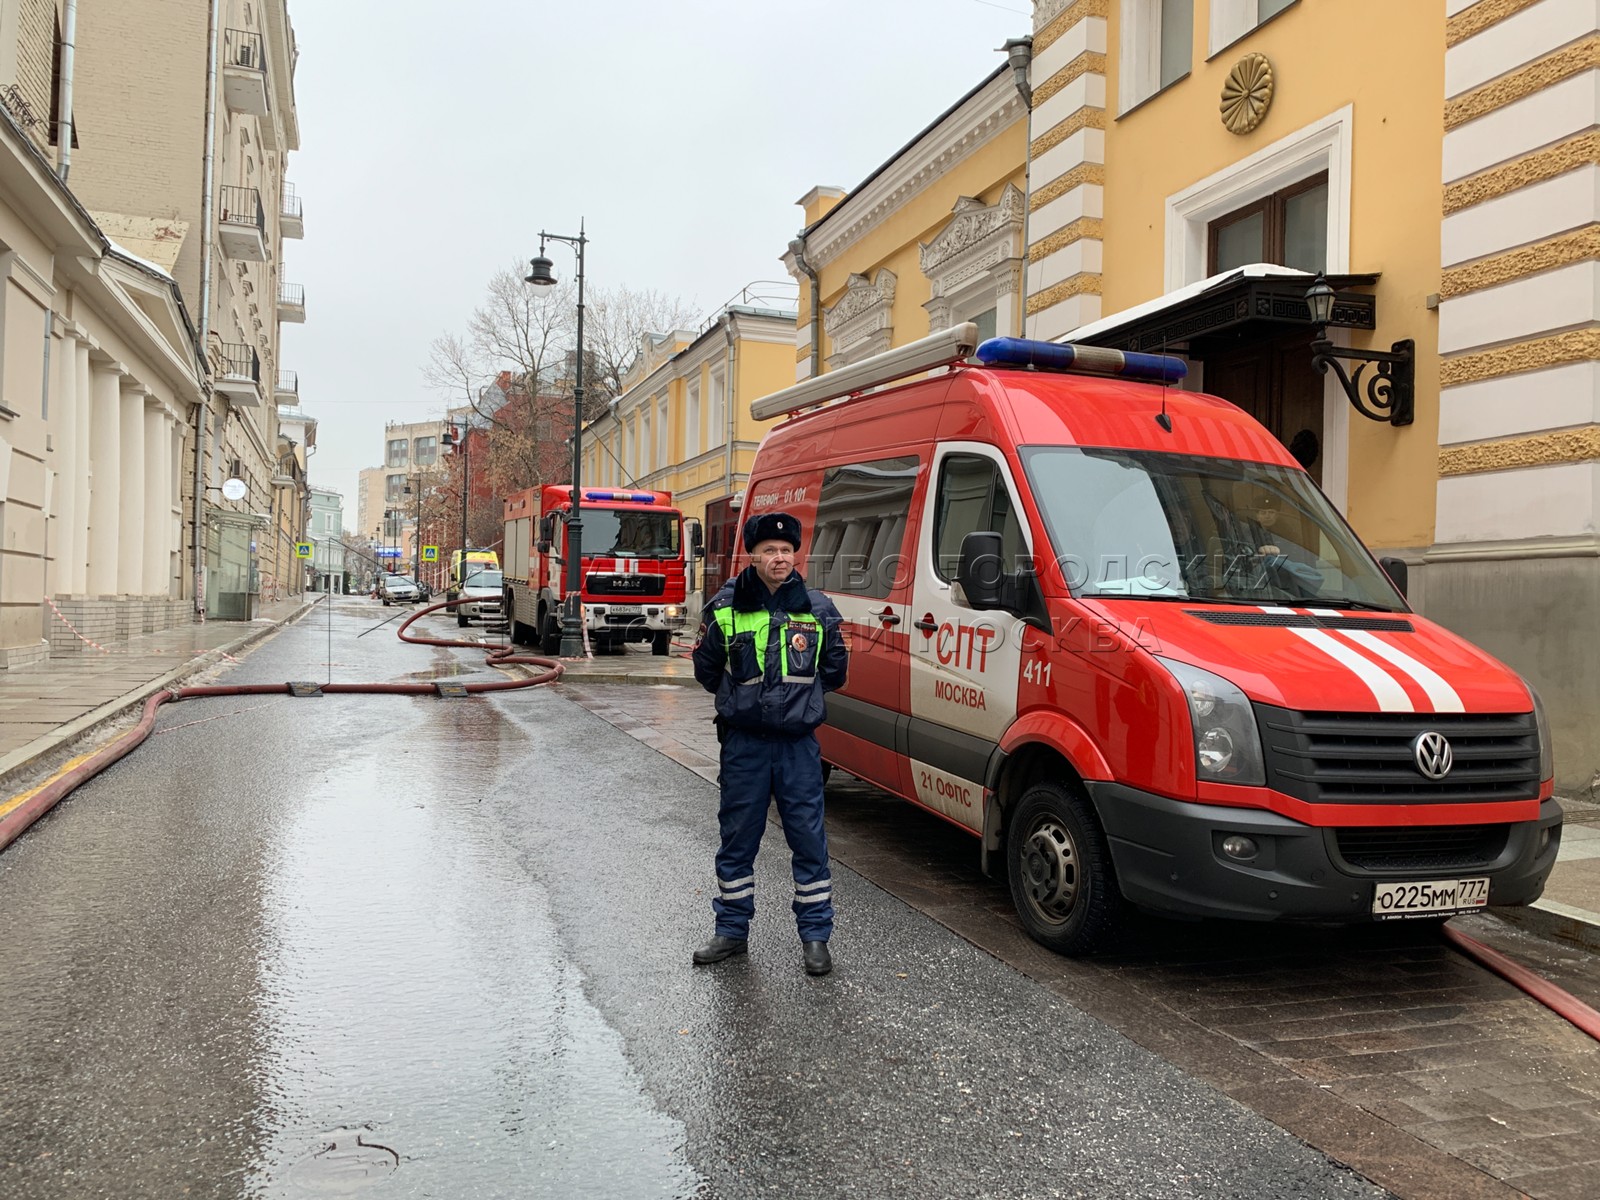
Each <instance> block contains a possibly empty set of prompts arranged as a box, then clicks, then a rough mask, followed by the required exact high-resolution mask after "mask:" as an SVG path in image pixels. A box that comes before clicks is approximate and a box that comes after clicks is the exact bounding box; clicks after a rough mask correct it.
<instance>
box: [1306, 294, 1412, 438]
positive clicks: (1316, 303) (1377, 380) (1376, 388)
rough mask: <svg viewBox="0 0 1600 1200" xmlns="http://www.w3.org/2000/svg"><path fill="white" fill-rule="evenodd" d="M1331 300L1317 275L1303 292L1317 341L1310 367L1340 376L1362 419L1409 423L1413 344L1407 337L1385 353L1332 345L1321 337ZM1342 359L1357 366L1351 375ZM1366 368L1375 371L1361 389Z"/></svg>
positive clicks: (1410, 418) (1323, 332) (1331, 313)
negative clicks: (1374, 368) (1369, 367)
mask: <svg viewBox="0 0 1600 1200" xmlns="http://www.w3.org/2000/svg"><path fill="white" fill-rule="evenodd" d="M1333 300H1334V292H1333V289H1332V288H1331V287H1329V286H1328V281H1327V280H1326V279H1324V278H1323V277H1322V276H1321V275H1318V276H1317V278H1316V280H1315V281H1314V282H1313V283H1312V285H1311V287H1310V288H1309V289H1308V290H1307V292H1306V307H1307V308H1309V309H1310V310H1311V323H1312V324H1313V325H1315V326H1316V327H1317V340H1316V341H1314V342H1312V343H1311V365H1312V366H1313V367H1315V368H1316V369H1317V370H1318V371H1319V372H1321V373H1322V374H1324V375H1326V374H1327V373H1328V371H1329V370H1330V369H1331V370H1332V371H1333V373H1334V374H1335V375H1337V376H1338V377H1339V383H1340V385H1341V386H1342V387H1343V388H1344V394H1345V395H1346V396H1347V397H1348V398H1349V400H1350V403H1351V404H1352V405H1353V406H1354V407H1355V410H1356V411H1357V412H1358V413H1360V414H1361V415H1362V416H1363V417H1366V418H1368V419H1369V420H1373V421H1387V422H1389V424H1391V425H1409V424H1411V422H1412V421H1413V420H1414V419H1415V407H1416V406H1415V400H1416V343H1414V342H1413V341H1412V340H1411V339H1410V338H1406V339H1405V340H1403V341H1399V342H1396V343H1395V344H1394V345H1393V346H1391V347H1390V348H1389V352H1388V353H1384V352H1383V351H1381V350H1347V349H1345V348H1344V347H1342V346H1335V345H1334V344H1333V343H1332V342H1330V341H1328V339H1327V338H1326V336H1324V334H1325V331H1326V328H1327V324H1328V320H1329V318H1330V317H1331V316H1332V315H1333ZM1341 358H1345V359H1349V360H1350V361H1352V362H1355V363H1359V364H1360V365H1359V366H1357V367H1356V369H1355V373H1354V374H1351V373H1349V372H1347V371H1346V370H1345V369H1344V367H1343V366H1341V365H1340V363H1339V360H1340V359H1341ZM1368 366H1373V367H1376V370H1374V371H1373V373H1372V375H1371V376H1370V377H1369V378H1368V379H1367V381H1366V385H1365V387H1363V386H1362V382H1361V375H1362V373H1363V372H1364V371H1365V370H1366V369H1367V367H1368ZM1363 393H1365V399H1363Z"/></svg>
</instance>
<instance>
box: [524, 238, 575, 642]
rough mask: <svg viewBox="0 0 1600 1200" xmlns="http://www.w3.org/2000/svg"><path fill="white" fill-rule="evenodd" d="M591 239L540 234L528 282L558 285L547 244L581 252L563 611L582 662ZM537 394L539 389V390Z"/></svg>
mask: <svg viewBox="0 0 1600 1200" xmlns="http://www.w3.org/2000/svg"><path fill="white" fill-rule="evenodd" d="M588 241H589V239H588V238H587V237H586V236H585V235H584V228H583V222H582V221H579V222H578V236H577V237H565V236H563V235H561V234H558V233H546V232H544V230H542V229H541V230H540V231H539V255H538V257H537V258H535V259H533V260H532V262H531V265H532V267H533V270H532V271H531V272H530V273H529V274H528V277H527V279H526V280H525V282H527V283H531V284H535V285H536V286H539V287H549V286H551V285H552V284H554V283H555V281H556V277H555V273H554V272H553V271H552V270H551V269H550V260H549V259H548V258H546V257H545V255H544V247H545V243H546V242H566V243H567V245H569V246H571V247H573V248H574V249H576V250H577V252H578V359H577V366H576V368H574V370H573V376H572V408H573V418H572V516H571V517H570V518H569V519H568V520H567V596H566V603H565V604H564V605H563V606H562V610H561V657H563V658H578V657H581V656H582V654H583V614H582V609H581V604H582V599H581V595H580V593H581V591H582V588H583V509H582V506H581V504H580V501H579V497H580V495H581V490H582V487H583V248H584V246H585V245H587V244H588ZM535 390H537V388H536V389H535Z"/></svg>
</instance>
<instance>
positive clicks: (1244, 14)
mask: <svg viewBox="0 0 1600 1200" xmlns="http://www.w3.org/2000/svg"><path fill="white" fill-rule="evenodd" d="M1298 2H1299V0H1212V2H1211V39H1210V51H1209V52H1210V53H1211V54H1216V53H1217V52H1218V51H1220V50H1224V49H1226V48H1227V47H1228V46H1230V45H1232V44H1233V43H1234V42H1237V41H1238V40H1239V39H1240V38H1242V37H1244V36H1245V35H1246V34H1248V33H1250V32H1251V31H1252V30H1254V29H1255V28H1256V26H1258V25H1264V24H1266V23H1267V22H1268V21H1270V20H1272V18H1273V17H1275V16H1277V15H1278V14H1279V13H1281V12H1283V11H1284V10H1285V9H1288V8H1292V7H1293V6H1294V5H1295V4H1296V3H1298Z"/></svg>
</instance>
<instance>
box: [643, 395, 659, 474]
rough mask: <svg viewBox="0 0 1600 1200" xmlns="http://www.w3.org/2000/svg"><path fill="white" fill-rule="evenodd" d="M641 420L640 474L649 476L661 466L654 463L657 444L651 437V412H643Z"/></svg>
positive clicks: (647, 410) (645, 410)
mask: <svg viewBox="0 0 1600 1200" xmlns="http://www.w3.org/2000/svg"><path fill="white" fill-rule="evenodd" d="M639 420H640V422H641V424H640V427H639V473H640V474H641V475H648V474H650V473H651V472H652V471H654V470H655V469H656V468H657V467H658V466H660V465H661V464H660V463H658V462H655V461H654V454H655V448H656V443H655V439H654V438H652V437H651V436H650V428H651V426H650V410H649V409H648V408H646V409H644V410H643V413H642V415H641V416H640V417H639Z"/></svg>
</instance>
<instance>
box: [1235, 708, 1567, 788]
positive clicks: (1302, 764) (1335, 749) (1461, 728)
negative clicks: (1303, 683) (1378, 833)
mask: <svg viewBox="0 0 1600 1200" xmlns="http://www.w3.org/2000/svg"><path fill="white" fill-rule="evenodd" d="M1256 720H1257V723H1258V724H1259V725H1260V727H1261V744H1262V749H1263V751H1264V752H1265V754H1266V760H1267V764H1266V765H1267V784H1268V786H1269V787H1273V788H1276V789H1277V790H1278V791H1280V792H1284V793H1286V794H1288V795H1290V796H1295V797H1297V798H1299V799H1301V800H1305V801H1307V802H1309V803H1312V804H1418V803H1420V804H1460V803H1491V802H1497V801H1505V800H1533V799H1537V798H1538V795H1539V733H1538V729H1537V728H1536V727H1535V725H1534V717H1533V714H1532V713H1531V712H1528V713H1503V714H1495V715H1482V714H1477V713H1306V712H1296V711H1294V710H1292V709H1286V708H1273V707H1271V706H1269V705H1265V704H1258V705H1256ZM1430 730H1431V731H1434V732H1437V733H1441V734H1443V735H1444V736H1445V737H1446V738H1447V739H1449V742H1450V749H1451V752H1452V754H1453V756H1454V760H1455V761H1454V765H1453V766H1452V768H1451V770H1450V772H1449V774H1447V775H1446V776H1445V777H1444V778H1443V779H1437V780H1435V779H1429V778H1428V777H1427V776H1425V775H1424V774H1422V772H1421V771H1419V770H1418V769H1417V764H1416V760H1415V758H1414V757H1413V754H1412V742H1413V741H1414V739H1415V738H1416V737H1417V735H1418V734H1421V733H1426V732H1428V731H1430Z"/></svg>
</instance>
